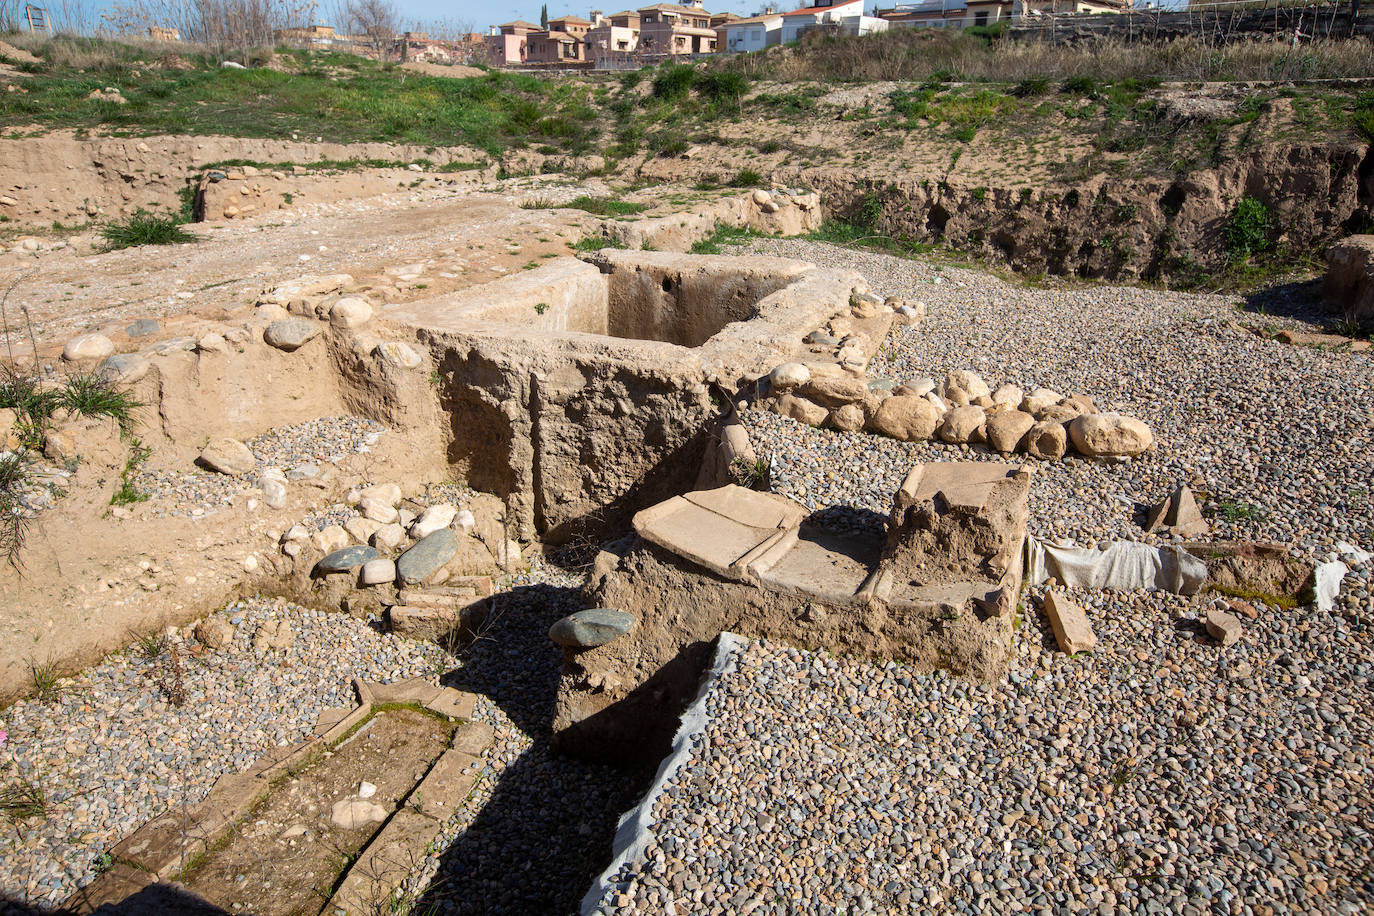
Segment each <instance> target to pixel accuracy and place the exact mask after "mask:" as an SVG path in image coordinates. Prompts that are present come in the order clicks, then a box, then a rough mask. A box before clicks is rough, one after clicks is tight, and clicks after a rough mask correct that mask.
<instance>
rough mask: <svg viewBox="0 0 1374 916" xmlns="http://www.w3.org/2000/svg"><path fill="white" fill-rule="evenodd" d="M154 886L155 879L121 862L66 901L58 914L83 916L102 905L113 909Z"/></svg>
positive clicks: (149, 874)
mask: <svg viewBox="0 0 1374 916" xmlns="http://www.w3.org/2000/svg"><path fill="white" fill-rule="evenodd" d="M156 883H157V876H156V875H153V874H151V873H149V872H146V871H143V870H142V869H140V868H135V867H133V866H132V865H126V864H124V863H123V862H119V863H116V864H115V866H114V867H113V868H111V869H110V870H109V871H107V872H105V873H104V874H102V875H99V876H97V877H96V879H95V880H94V881H92V882H91V883H90V884H88V885H86V886H85V887H83V888H82V889H81V890H79V891H77V892H76V893H75V894H72V896H71V897H69V898H67V902H66V903H64V904H63V905H62V910H61V912H63V913H69V914H71V916H86V914H88V913H94V912H95V911H96V910H98V909H100V908H101V907H102V906H114V905H116V904H120V903H123V902H124V901H125V900H127V899H129V898H130V897H133V896H135V895H136V894H138V893H139V892H140V891H142V890H144V889H145V888H147V887H148V886H149V885H152V884H156Z"/></svg>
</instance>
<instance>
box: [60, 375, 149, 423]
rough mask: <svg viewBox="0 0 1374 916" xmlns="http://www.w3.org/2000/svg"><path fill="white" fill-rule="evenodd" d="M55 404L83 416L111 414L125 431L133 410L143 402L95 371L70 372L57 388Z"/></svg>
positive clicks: (105, 415) (108, 415)
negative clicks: (69, 376) (59, 387)
mask: <svg viewBox="0 0 1374 916" xmlns="http://www.w3.org/2000/svg"><path fill="white" fill-rule="evenodd" d="M57 406H58V407H63V408H65V409H67V410H69V411H71V412H72V413H75V414H80V415H81V416H83V417H111V418H113V419H114V420H115V422H117V423H118V424H119V430H120V432H121V433H127V432H128V431H129V427H130V425H131V424H132V423H133V412H134V411H135V410H136V409H137V408H139V407H141V406H143V405H142V404H140V403H139V402H138V401H135V400H134V399H133V398H131V397H130V396H129V393H128V392H127V391H123V390H121V389H120V388H118V387H116V385H115V383H114V382H112V381H110V380H109V379H107V378H105V377H104V376H101V375H97V374H96V373H94V372H90V373H84V374H81V375H73V376H72V377H71V378H69V379H67V384H66V385H64V386H62V388H61V390H59V391H58V392H57Z"/></svg>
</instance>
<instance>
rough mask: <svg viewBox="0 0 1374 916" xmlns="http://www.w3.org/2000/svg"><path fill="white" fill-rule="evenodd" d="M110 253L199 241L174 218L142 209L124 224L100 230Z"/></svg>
mask: <svg viewBox="0 0 1374 916" xmlns="http://www.w3.org/2000/svg"><path fill="white" fill-rule="evenodd" d="M100 235H101V237H102V238H104V239H105V247H106V249H107V250H109V251H115V250H117V249H120V248H135V247H137V246H140V245H180V244H182V243H183V242H195V241H198V239H197V238H196V236H194V235H192V234H191V233H189V232H187V231H186V230H185V229H183V228H181V223H180V221H178V219H177V218H176V217H174V216H158V215H157V214H155V213H149V212H148V211H147V210H144V209H143V208H142V207H139V208H138V209H137V210H135V211H134V213H133V215H132V216H130V217H129V218H128V219H127V220H125V221H124V222H122V223H109V224H108V225H106V226H105V227H104V228H102V229H101V230H100Z"/></svg>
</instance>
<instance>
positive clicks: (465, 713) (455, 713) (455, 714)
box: [425, 687, 477, 720]
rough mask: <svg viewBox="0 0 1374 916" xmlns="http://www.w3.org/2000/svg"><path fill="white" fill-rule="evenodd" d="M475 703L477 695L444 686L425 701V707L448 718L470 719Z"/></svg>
mask: <svg viewBox="0 0 1374 916" xmlns="http://www.w3.org/2000/svg"><path fill="white" fill-rule="evenodd" d="M476 705H477V697H476V696H475V695H473V694H471V693H468V692H467V691H465V690H454V689H453V688H452V687H445V688H444V689H443V690H441V691H439V693H438V695H437V696H435V697H434V698H433V699H432V700H428V701H427V702H426V703H425V707H426V708H427V709H429V710H431V711H433V712H437V713H438V714H439V715H441V716H448V717H449V718H450V719H464V720H467V719H471V718H472V712H473V709H474V708H475V707H476Z"/></svg>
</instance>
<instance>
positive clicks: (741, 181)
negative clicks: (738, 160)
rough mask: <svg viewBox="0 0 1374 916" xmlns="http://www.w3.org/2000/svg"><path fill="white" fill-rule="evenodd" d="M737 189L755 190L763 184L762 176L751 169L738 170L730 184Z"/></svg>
mask: <svg viewBox="0 0 1374 916" xmlns="http://www.w3.org/2000/svg"><path fill="white" fill-rule="evenodd" d="M730 184H732V185H734V186H735V187H737V188H757V187H758V186H759V185H761V184H763V176H762V175H760V174H759V173H758V172H756V171H754V170H753V169H740V170H739V174H737V175H735V180H734V181H732V182H730Z"/></svg>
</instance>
